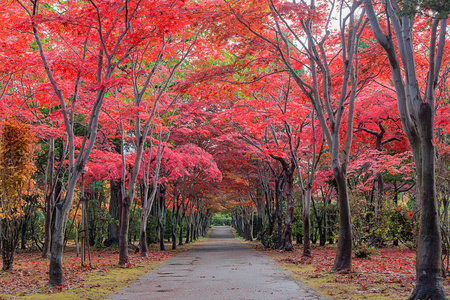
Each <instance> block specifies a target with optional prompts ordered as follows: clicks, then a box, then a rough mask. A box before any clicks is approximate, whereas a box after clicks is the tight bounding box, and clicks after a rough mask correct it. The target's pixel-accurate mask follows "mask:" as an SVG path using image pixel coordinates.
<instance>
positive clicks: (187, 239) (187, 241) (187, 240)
mask: <svg viewBox="0 0 450 300" xmlns="http://www.w3.org/2000/svg"><path fill="white" fill-rule="evenodd" d="M190 218H191V217H190V216H188V217H186V241H185V243H186V244H189V242H190V238H191V220H190Z"/></svg>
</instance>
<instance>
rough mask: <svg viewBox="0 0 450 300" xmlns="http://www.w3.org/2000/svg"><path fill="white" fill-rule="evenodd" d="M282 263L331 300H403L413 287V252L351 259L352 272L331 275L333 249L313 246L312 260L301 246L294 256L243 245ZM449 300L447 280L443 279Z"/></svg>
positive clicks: (396, 251) (379, 252)
mask: <svg viewBox="0 0 450 300" xmlns="http://www.w3.org/2000/svg"><path fill="white" fill-rule="evenodd" d="M245 243H249V244H251V246H252V247H253V248H254V249H256V250H259V251H261V252H263V253H265V254H266V255H268V256H269V257H271V258H273V259H275V260H276V261H277V262H279V263H281V264H282V266H283V268H284V269H285V270H288V271H290V272H291V273H292V274H293V277H294V278H295V279H297V280H300V281H302V282H303V283H305V284H306V285H307V286H309V287H311V288H313V289H314V290H316V291H318V292H319V293H320V294H322V295H324V296H326V297H328V298H330V299H356V300H359V299H371V300H381V299H386V300H387V299H406V298H407V297H408V296H409V295H410V294H411V292H412V290H413V288H414V286H415V278H416V276H415V273H416V271H415V255H416V252H415V251H414V250H411V249H407V248H401V247H396V248H386V249H378V250H375V252H374V253H373V254H372V255H371V256H370V257H369V258H356V257H355V256H353V270H352V272H343V273H331V272H330V270H331V268H332V266H333V262H334V258H335V255H336V245H331V246H328V245H327V246H326V247H316V246H314V245H313V246H312V258H309V259H304V258H303V259H302V246H301V245H298V246H297V250H295V251H294V252H286V251H279V250H271V249H264V247H263V246H262V245H261V243H259V242H245ZM443 281H444V282H443V283H444V287H445V290H446V292H447V296H450V277H446V278H443Z"/></svg>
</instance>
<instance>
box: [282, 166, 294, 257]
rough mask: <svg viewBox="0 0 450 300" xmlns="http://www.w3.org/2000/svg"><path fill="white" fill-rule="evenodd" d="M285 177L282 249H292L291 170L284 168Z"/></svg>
mask: <svg viewBox="0 0 450 300" xmlns="http://www.w3.org/2000/svg"><path fill="white" fill-rule="evenodd" d="M285 174H286V176H287V177H288V178H287V193H286V194H287V195H286V198H287V205H286V215H285V222H284V236H283V249H284V250H285V251H294V245H293V244H292V218H293V216H294V174H293V171H292V170H285Z"/></svg>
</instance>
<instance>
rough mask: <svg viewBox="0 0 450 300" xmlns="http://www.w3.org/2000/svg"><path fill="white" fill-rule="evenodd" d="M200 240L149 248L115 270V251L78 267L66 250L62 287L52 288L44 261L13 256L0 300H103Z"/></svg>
mask: <svg viewBox="0 0 450 300" xmlns="http://www.w3.org/2000/svg"><path fill="white" fill-rule="evenodd" d="M202 240H203V239H199V240H198V241H196V242H194V243H190V244H187V245H183V246H177V249H176V250H171V244H166V249H169V250H167V251H158V250H157V249H158V247H159V244H158V245H150V246H149V256H148V257H145V258H143V257H140V256H139V254H135V253H130V254H129V257H130V266H129V267H128V268H121V267H118V266H117V263H118V259H119V251H118V249H98V250H93V251H91V266H92V267H88V266H86V267H82V266H81V265H80V257H77V256H76V252H75V251H73V250H68V251H67V252H65V253H64V256H63V266H64V276H65V280H66V283H65V286H64V287H53V288H51V287H49V286H48V285H47V282H48V264H49V260H48V259H44V258H41V253H37V252H34V253H29V252H25V253H17V254H16V256H15V264H14V268H15V270H14V271H13V272H11V273H7V272H2V273H0V299H14V298H17V297H20V299H103V298H105V297H106V296H108V295H110V294H112V293H114V292H116V291H118V290H120V289H123V288H125V287H127V286H128V285H129V284H130V283H131V282H133V281H135V280H137V279H138V278H139V277H141V276H143V275H144V274H146V273H149V272H151V271H152V270H153V269H155V268H156V267H157V266H159V265H160V264H161V263H163V262H164V261H166V260H167V259H169V258H171V257H173V256H175V255H177V254H179V253H181V252H183V251H186V250H188V249H191V248H192V247H193V246H194V245H195V244H197V243H199V242H201V241H202ZM86 257H87V254H86ZM86 260H87V261H89V260H88V259H87V258H86Z"/></svg>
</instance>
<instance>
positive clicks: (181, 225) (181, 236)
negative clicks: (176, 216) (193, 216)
mask: <svg viewBox="0 0 450 300" xmlns="http://www.w3.org/2000/svg"><path fill="white" fill-rule="evenodd" d="M185 217H186V216H185V214H184V213H183V214H182V216H181V221H180V236H179V239H178V240H179V242H178V246H182V245H183V227H184V219H185Z"/></svg>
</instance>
